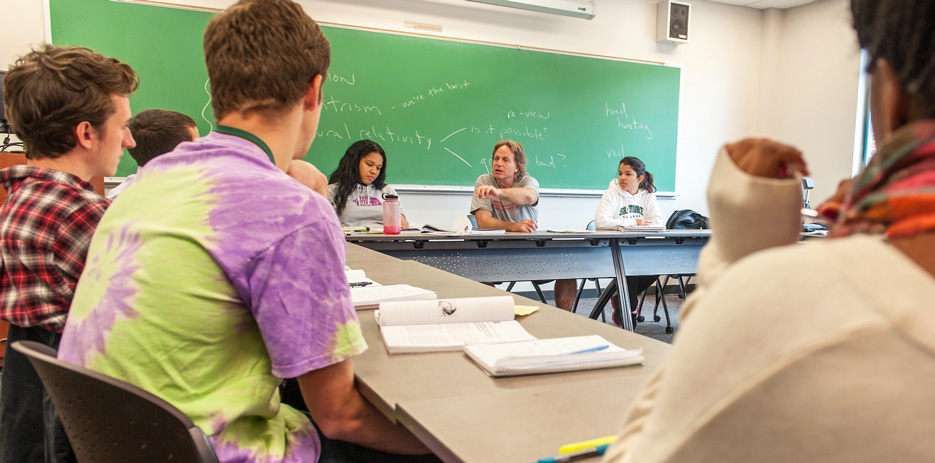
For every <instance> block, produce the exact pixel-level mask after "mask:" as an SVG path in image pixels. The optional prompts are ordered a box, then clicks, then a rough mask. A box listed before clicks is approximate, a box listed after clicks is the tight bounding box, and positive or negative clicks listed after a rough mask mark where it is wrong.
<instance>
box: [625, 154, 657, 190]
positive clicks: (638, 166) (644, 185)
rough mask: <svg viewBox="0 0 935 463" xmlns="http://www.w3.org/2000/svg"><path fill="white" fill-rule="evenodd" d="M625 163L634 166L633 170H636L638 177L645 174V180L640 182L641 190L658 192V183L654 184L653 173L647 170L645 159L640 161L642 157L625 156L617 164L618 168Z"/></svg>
mask: <svg viewBox="0 0 935 463" xmlns="http://www.w3.org/2000/svg"><path fill="white" fill-rule="evenodd" d="M624 164H626V165H628V166H630V167H632V168H633V170H634V171H636V176H637V177H639V176H641V175H642V176H643V181H642V182H640V189H641V190H646V191H648V192H650V193H655V192H656V185H653V174H651V173H649V172H648V171H647V170H646V164H643V161H640V158H637V157H633V156H627V157H625V158H623V160H622V161H620V164H618V165H617V168H618V169H619V168H620V166H622V165H624Z"/></svg>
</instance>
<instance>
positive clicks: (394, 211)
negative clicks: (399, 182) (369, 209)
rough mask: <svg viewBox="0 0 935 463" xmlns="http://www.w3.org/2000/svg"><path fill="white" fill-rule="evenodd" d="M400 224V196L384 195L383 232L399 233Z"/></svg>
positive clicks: (389, 233) (388, 233) (387, 233)
mask: <svg viewBox="0 0 935 463" xmlns="http://www.w3.org/2000/svg"><path fill="white" fill-rule="evenodd" d="M400 225H401V224H400V217H399V196H396V195H383V233H384V234H386V235H398V234H399V232H400Z"/></svg>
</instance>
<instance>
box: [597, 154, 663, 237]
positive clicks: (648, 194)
mask: <svg viewBox="0 0 935 463" xmlns="http://www.w3.org/2000/svg"><path fill="white" fill-rule="evenodd" d="M655 192H656V186H655V185H653V174H651V173H649V172H647V171H646V164H643V161H640V160H639V158H635V157H633V156H627V157H625V158H623V160H622V161H620V165H619V166H618V167H617V178H616V179H614V180H613V181H611V182H610V186H609V187H608V188H607V191H605V192H604V195H603V196H601V203H600V205H598V206H597V212H596V213H595V214H594V227H595V228H597V229H598V230H607V229H614V228H617V227H621V226H623V227H626V226H632V225H661V224H665V222H664V221H663V220H662V213H661V212H659V203H658V202H657V201H656V195H655Z"/></svg>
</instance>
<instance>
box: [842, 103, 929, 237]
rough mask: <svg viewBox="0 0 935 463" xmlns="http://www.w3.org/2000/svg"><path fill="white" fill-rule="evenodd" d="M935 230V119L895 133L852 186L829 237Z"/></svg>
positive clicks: (913, 124)
mask: <svg viewBox="0 0 935 463" xmlns="http://www.w3.org/2000/svg"><path fill="white" fill-rule="evenodd" d="M932 231H935V120H926V121H919V122H914V123H912V124H908V125H906V126H904V127H902V128H900V129H899V130H897V131H896V132H894V133H893V135H892V137H891V138H890V140H888V141H887V142H886V143H885V144H884V145H883V146H881V147H880V149H879V150H878V151H877V153H876V155H874V157H873V159H871V161H870V163H869V164H867V168H866V169H864V171H863V172H861V173H860V175H858V176H857V177H856V178H855V179H854V182H853V184H852V185H851V190H850V193H849V194H848V196H847V198H846V199H845V201H844V204H843V206H842V207H841V209H840V212H839V214H838V217H837V221H836V223H835V224H834V226H832V227H831V231H830V233H829V236H830V237H841V236H848V235H851V234H854V233H864V234H886V237H887V238H889V239H892V238H908V237H911V236H915V235H918V234H920V233H926V232H932Z"/></svg>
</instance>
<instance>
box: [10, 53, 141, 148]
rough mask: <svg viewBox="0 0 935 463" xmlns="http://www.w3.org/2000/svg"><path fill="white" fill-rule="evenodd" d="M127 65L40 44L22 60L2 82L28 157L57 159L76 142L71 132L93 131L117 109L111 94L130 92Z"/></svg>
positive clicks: (132, 77)
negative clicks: (84, 124) (87, 125)
mask: <svg viewBox="0 0 935 463" xmlns="http://www.w3.org/2000/svg"><path fill="white" fill-rule="evenodd" d="M139 83H140V80H139V76H138V75H137V74H136V71H134V70H133V68H132V67H130V65H128V64H126V63H123V62H121V61H119V60H117V59H115V58H108V57H106V56H104V55H102V54H100V53H98V52H96V51H93V50H90V49H87V48H83V47H56V46H52V45H49V44H45V45H42V46H40V47H39V48H38V49H34V50H32V51H31V52H29V53H28V54H26V55H24V56H22V57H20V58H19V59H17V60H16V62H15V63H14V64H13V65H12V66H10V68H9V70H8V71H7V74H6V77H5V78H4V79H3V104H4V105H5V106H6V114H7V118H8V119H9V124H10V127H11V128H12V129H13V133H15V134H16V136H17V137H19V139H20V140H22V141H23V145H24V146H25V148H26V157H27V158H29V159H36V158H37V157H45V158H57V157H59V156H61V155H63V154H65V153H67V152H68V151H70V150H72V149H73V148H74V147H75V145H77V143H78V139H77V138H76V137H75V132H74V128H75V126H77V125H78V124H79V123H81V122H85V121H87V122H88V123H90V124H91V126H93V127H95V128H99V127H101V126H102V125H103V124H104V122H105V121H106V120H107V118H108V117H110V115H111V114H113V113H114V111H116V108H114V104H113V101H112V100H111V95H120V96H126V95H129V94H130V93H133V91H134V90H136V88H137V87H138V86H139Z"/></svg>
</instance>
